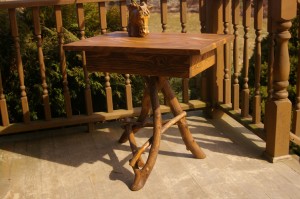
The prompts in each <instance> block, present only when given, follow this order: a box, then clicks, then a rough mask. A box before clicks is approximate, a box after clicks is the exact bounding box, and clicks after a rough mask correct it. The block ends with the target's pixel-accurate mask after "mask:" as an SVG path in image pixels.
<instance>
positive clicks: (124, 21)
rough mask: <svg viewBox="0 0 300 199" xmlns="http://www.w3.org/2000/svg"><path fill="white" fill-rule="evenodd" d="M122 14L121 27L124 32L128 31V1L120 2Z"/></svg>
mask: <svg viewBox="0 0 300 199" xmlns="http://www.w3.org/2000/svg"><path fill="white" fill-rule="evenodd" d="M120 12H121V26H122V31H127V23H128V22H127V6H126V1H121V2H120Z"/></svg>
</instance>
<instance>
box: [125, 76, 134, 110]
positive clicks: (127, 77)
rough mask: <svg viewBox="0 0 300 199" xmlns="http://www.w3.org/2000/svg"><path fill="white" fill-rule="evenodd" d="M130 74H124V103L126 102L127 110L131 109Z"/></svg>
mask: <svg viewBox="0 0 300 199" xmlns="http://www.w3.org/2000/svg"><path fill="white" fill-rule="evenodd" d="M129 77H130V75H129V74H125V78H126V81H125V89H126V103H127V110H132V109H133V105H132V91H131V84H130V78H129Z"/></svg>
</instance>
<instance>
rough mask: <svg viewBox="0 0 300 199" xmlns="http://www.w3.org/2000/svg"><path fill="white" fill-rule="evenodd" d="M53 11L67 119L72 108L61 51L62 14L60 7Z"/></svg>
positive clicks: (63, 53) (64, 58) (62, 38)
mask: <svg viewBox="0 0 300 199" xmlns="http://www.w3.org/2000/svg"><path fill="white" fill-rule="evenodd" d="M54 10H55V18H56V31H57V35H58V44H59V57H60V67H61V73H62V80H63V92H64V98H65V110H66V114H67V117H68V118H70V117H72V107H71V97H70V93H69V87H68V79H67V66H66V56H65V51H64V49H63V45H64V32H63V24H62V14H61V6H59V5H56V6H54Z"/></svg>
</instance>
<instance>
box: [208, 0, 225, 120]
mask: <svg viewBox="0 0 300 199" xmlns="http://www.w3.org/2000/svg"><path fill="white" fill-rule="evenodd" d="M222 5H223V0H214V1H206V19H207V21H206V32H207V33H217V34H223V33H224V26H223V6H222ZM212 13H213V14H212ZM216 53H217V55H216V64H215V66H213V67H211V68H210V69H208V70H207V73H206V74H207V78H208V83H207V85H208V86H209V88H208V92H210V93H208V95H209V96H208V100H209V102H211V105H212V106H211V110H208V114H210V115H211V116H213V117H219V116H220V115H219V114H215V113H219V112H217V111H215V105H216V104H217V103H218V102H223V79H224V48H223V46H220V47H218V48H217V49H216Z"/></svg>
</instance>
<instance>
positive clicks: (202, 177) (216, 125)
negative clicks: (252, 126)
mask: <svg viewBox="0 0 300 199" xmlns="http://www.w3.org/2000/svg"><path fill="white" fill-rule="evenodd" d="M188 115H189V117H188V123H189V126H190V130H191V132H192V134H193V136H194V138H195V140H196V142H197V143H198V144H199V145H200V146H201V147H202V148H203V150H204V152H205V153H206V154H207V158H206V159H203V160H199V159H194V158H192V154H191V153H190V152H189V151H187V150H186V148H185V145H184V144H183V141H182V140H181V138H180V133H179V131H178V129H177V127H175V126H173V127H171V128H170V129H169V130H167V131H166V133H165V134H163V136H162V141H161V148H160V149H161V150H160V152H159V156H158V159H157V162H156V165H155V167H154V170H153V171H152V173H151V175H150V177H149V179H148V181H147V183H146V185H145V187H144V188H143V189H142V190H140V191H138V192H132V191H130V190H129V186H130V185H131V183H132V180H133V177H134V175H133V172H132V169H131V167H130V166H129V164H128V161H129V159H130V158H131V152H130V147H129V145H128V143H125V144H118V143H117V140H118V138H119V136H120V135H121V134H122V131H123V130H122V129H121V128H120V125H121V124H120V122H107V123H99V124H97V125H96V128H95V131H94V132H92V133H86V127H85V126H79V127H72V128H64V129H54V130H50V131H47V132H45V131H43V132H41V133H36V132H35V133H27V134H19V135H8V136H4V137H1V138H2V139H0V173H1V175H0V185H1V186H0V198H72V199H73V198H167V199H168V198H170V199H173V198H299V197H300V181H299V179H300V164H299V162H298V161H296V160H295V159H291V160H286V161H283V162H278V163H275V164H271V163H269V162H267V161H266V160H265V159H264V158H263V156H262V154H263V151H264V147H265V143H264V142H263V141H262V140H261V139H260V138H258V137H257V136H256V135H254V134H252V133H251V132H250V131H249V130H247V129H245V128H244V127H242V126H241V125H239V124H238V123H237V122H235V121H234V120H233V119H231V118H229V117H228V116H226V115H225V116H223V117H222V118H221V119H218V120H216V119H215V120H210V119H206V118H204V117H202V112H201V111H196V112H189V113H188ZM165 117H168V115H166V116H165ZM149 134H151V129H150V128H145V129H143V130H141V132H139V133H138V134H137V135H136V140H137V143H138V144H139V145H142V144H143V143H144V142H145V141H146V140H147V139H148V138H147V136H148V135H149ZM147 154H148V151H146V152H145V154H143V157H145V156H146V155H147Z"/></svg>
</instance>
